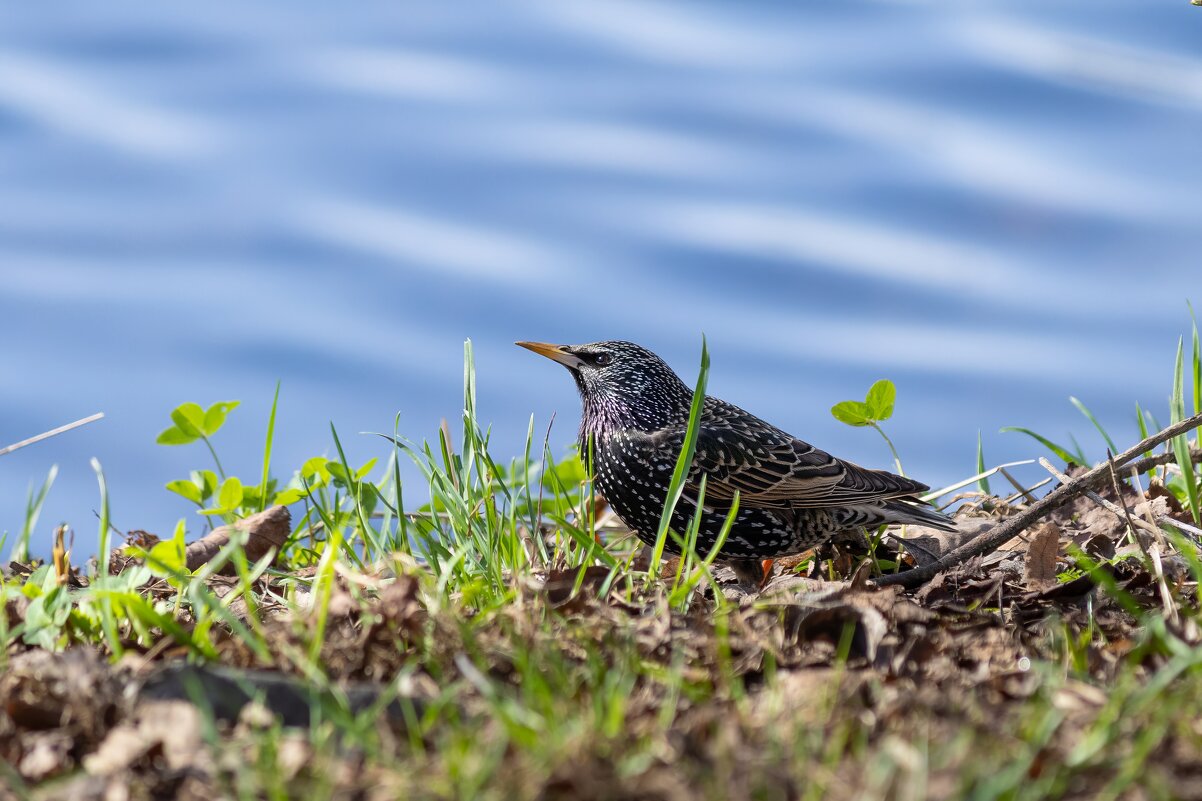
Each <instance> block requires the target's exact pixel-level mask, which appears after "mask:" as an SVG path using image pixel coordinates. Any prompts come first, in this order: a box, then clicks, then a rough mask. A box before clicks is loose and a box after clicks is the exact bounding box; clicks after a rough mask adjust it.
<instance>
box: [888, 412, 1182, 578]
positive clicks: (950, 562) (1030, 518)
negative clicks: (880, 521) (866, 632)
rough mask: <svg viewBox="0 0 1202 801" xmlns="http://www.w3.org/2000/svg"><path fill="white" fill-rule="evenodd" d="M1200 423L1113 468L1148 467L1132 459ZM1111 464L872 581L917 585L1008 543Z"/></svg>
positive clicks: (1173, 429)
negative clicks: (918, 563)
mask: <svg viewBox="0 0 1202 801" xmlns="http://www.w3.org/2000/svg"><path fill="white" fill-rule="evenodd" d="M1199 426H1202V414H1196V415H1194V416H1193V417H1189V418H1186V419H1185V420H1182V421H1181V422H1179V423H1174V424H1173V425H1171V426H1169V427H1168V428H1166V429H1164V430H1162V431H1160V432H1158V433H1156V434H1153V435H1152V436H1150V437H1148V438H1147V439H1145V440H1143V441H1142V442H1140V443H1138V444H1136V445H1135V446H1133V447H1131V448H1128V449H1127V450H1125V451H1123V452H1122V453H1121V454H1119V455H1118V456H1116V457H1115V458H1114V467H1115V469H1117V468H1120V467H1124V466H1125V465H1127V464H1128V463H1130V462H1134V464H1133V465H1132V466H1133V467H1140V466H1142V465H1145V464H1147V465H1148V466H1143V470H1148V469H1150V468H1151V467H1152V466H1155V465H1153V464H1151V462H1152V461H1153V460H1155V459H1156V458H1157V457H1150V458H1145V459H1141V460H1140V461H1138V462H1136V461H1135V460H1136V458H1137V457H1139V455H1140V454H1142V453H1144V452H1145V451H1148V450H1151V449H1152V448H1155V447H1156V446H1158V445H1160V444H1162V443H1164V442H1167V441H1169V440H1170V439H1172V438H1173V437H1176V436H1179V435H1181V434H1184V433H1186V432H1188V431H1193V430H1194V429H1195V428H1198V427H1199ZM1110 470H1111V463H1110V462H1102V463H1101V464H1098V465H1095V466H1094V467H1093V468H1092V469H1090V470H1089V472H1087V473H1085V474H1083V475H1080V476H1078V477H1077V478H1075V479H1073V480H1071V481H1069V482H1068V483H1067V484H1061V485H1060V486H1059V487H1057V488H1056V489H1054V490H1052V491H1051V492H1049V493H1048V494H1047V495H1045V496H1043V497H1042V498H1040V499H1039V500H1038V501H1037V502H1035V503H1033V504H1031V505H1030V506H1029V507H1027V508H1026V509H1024V510H1023V511H1021V512H1019V513H1018V514H1016V515H1015V516H1014V517H1011V518H1008V519H1006V520H1004V521H1002V522H1001V523H998V524H997V525H996V526H994V527H993V528H991V529H989V530H988V531H986V532H985V533H983V534H981V535H980V536H979V537H977V538H975V539H973V540H970V541H968V542H966V543H964V544H963V545H961V546H960V547H959V548H956V549H955V550H954V551H951V552H950V553H948V554H946V555H945V556H944V557H943V558H941V559H940V560H939V561H938V562H935V563H933V564H929V565H926V566H924V567H916V568H914V569H913V570H907V571H906V572H904V573H891V574H889V575H886V576H881V577H879V578H876V579H874V580H873V582H874V583H875V584H876V585H877V586H878V587H883V586H888V585H891V584H899V585H901V586H903V587H910V588H913V587H917V586H918V585H920V584H923V583H924V582H926V581H928V580H930V579H932V578H934V577H935V576H936V575H937V574H939V573H942V572H943V571H945V570H948V569H950V568H953V567H955V566H956V565H959V564H962V563H963V562H965V561H967V560H968V559H971V558H972V557H974V556H980V555H981V554H986V553H989V552H990V551H993V550H995V549H997V548H998V546H1000V545H1002V544H1003V543H1005V542H1009V541H1010V540H1011V539H1013V538H1014V537H1015V536H1017V535H1018V532H1020V531H1023V530H1025V529H1026V528H1027V527H1028V526H1030V525H1031V524H1032V523H1034V522H1035V521H1036V520H1039V519H1040V518H1042V517H1043V516H1044V515H1046V514H1048V513H1049V512H1051V511H1052V510H1053V509H1055V508H1057V507H1059V506H1061V505H1063V504H1065V503H1067V502H1069V501H1071V500H1072V499H1073V498H1076V497H1077V496H1078V495H1081V494H1083V493H1084V492H1085V491H1086V490H1089V489H1091V488H1092V487H1094V486H1096V485H1097V484H1099V483H1100V482H1102V481H1105V480H1106V479H1108V478H1109V477H1110Z"/></svg>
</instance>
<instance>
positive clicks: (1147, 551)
mask: <svg viewBox="0 0 1202 801" xmlns="http://www.w3.org/2000/svg"><path fill="white" fill-rule="evenodd" d="M1106 459H1107V461H1108V463H1109V464H1110V482H1111V487H1112V488H1113V489H1114V496H1115V497H1116V498H1118V499H1119V500H1121V501H1122V502H1123V515H1124V516H1125V517H1126V518H1127V528H1129V529H1130V530H1131V536H1132V537H1134V538H1135V542H1136V543H1137V544H1138V545H1139V549H1140V550H1141V551H1143V552H1144V556H1146V557H1147V558H1148V561H1149V562H1150V563H1151V564H1152V574H1153V575H1154V576H1155V577H1156V586H1157V587H1159V588H1160V604H1161V606H1162V607H1164V613H1165V615H1167V616H1168V618H1169V620H1171V621H1172V622H1174V623H1176V622H1177V605H1176V604H1175V603H1173V594H1172V593H1170V592H1169V583H1168V582H1167V581H1165V579H1164V565H1163V564H1162V563H1161V561H1160V549H1161V548H1162V547H1163V546H1164V535H1163V534H1161V533H1160V529H1158V528H1157V529H1156V535H1155V536H1154V537H1153V538H1152V540H1151V542H1147V543H1145V542H1144V540H1143V538H1142V537H1140V536H1139V534H1137V533H1136V531H1135V521H1134V520H1133V519H1132V518H1131V511H1130V510H1129V509H1128V508H1127V501H1126V500H1125V499H1124V498H1123V489H1122V487H1121V486H1120V484H1119V473H1118V471H1117V470H1115V469H1114V454H1112V453H1111V452H1110V449H1109V448H1107V449H1106ZM1141 494H1142V493H1141ZM1139 522H1141V523H1143V521H1142V520H1141V521H1139ZM1145 525H1147V524H1145Z"/></svg>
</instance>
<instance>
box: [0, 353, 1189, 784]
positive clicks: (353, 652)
mask: <svg viewBox="0 0 1202 801" xmlns="http://www.w3.org/2000/svg"><path fill="white" fill-rule="evenodd" d="M465 361H466V367H465V393H464V395H465V397H464V414H463V417H462V420H461V423H460V424H458V425H456V426H455V429H454V430H452V429H451V428H450V427H449V426H444V427H443V428H442V429H441V430H440V431H439V432H438V435H437V437H436V438H434V439H433V440H432V441H430V442H428V443H423V444H411V443H405V442H403V441H401V440H400V439H399V438H398V437H397V436H396V433H395V431H394V432H385V436H384V437H383V438H382V439H381V440H380V442H381V451H382V453H384V454H385V455H384V456H383V457H382V458H383V463H376V462H374V461H373V462H370V463H368V464H365V465H352V464H349V463H347V461H346V460H345V458H344V457H343V456H342V448H341V445H340V443H339V441H338V434H337V432H332V440H333V441H332V448H331V453H333V454H334V456H335V458H332V459H327V458H324V457H315V458H313V459H310V460H309V461H307V462H306V463H305V464H304V465H302V466H301V467H300V468H299V469H298V470H296V471H295V473H294V474H293V475H292V476H291V477H290V478H289V479H288V480H287V481H285V480H282V479H277V478H276V477H275V469H274V466H273V465H272V460H271V451H272V429H273V422H274V418H275V409H274V408H273V409H272V410H271V411H270V414H269V415H268V423H267V426H266V430H265V437H264V442H265V448H264V459H263V465H262V470H261V471H259V472H258V474H257V475H256V476H254V477H253V478H242V479H239V478H237V477H234V476H230V475H226V474H225V472H224V470H223V468H222V465H221V463H220V459H219V452H218V447H217V442H216V438H215V437H214V435H215V434H217V433H218V432H219V431H220V429H221V426H222V424H223V422H224V420H225V417H226V415H228V414H230V413H234V412H236V409H235V407H236V404H232V403H225V404H215V405H213V406H210V407H208V408H201V407H200V406H196V405H193V404H185V405H183V406H181V407H179V408H178V409H176V410H175V412H174V413H173V415H172V425H171V427H170V428H168V429H167V430H165V431H164V433H163V435H161V437H160V442H163V443H164V444H165V445H174V446H179V447H191V448H195V449H196V452H197V454H198V456H201V457H204V458H207V459H211V461H212V462H213V465H212V469H209V468H207V467H206V468H203V469H198V470H197V471H195V472H194V473H192V474H191V475H190V476H189V477H187V478H184V479H179V480H176V481H172V482H171V483H170V484H168V488H169V489H170V490H171V491H173V492H176V493H178V494H180V495H181V496H183V497H184V498H187V499H188V500H189V501H191V502H192V503H194V504H196V505H197V507H198V511H200V512H201V513H202V514H203V515H204V519H205V520H209V521H211V522H212V527H213V528H214V529H215V530H214V531H209V530H208V527H206V526H204V525H203V524H202V525H200V526H198V525H196V524H195V523H192V524H191V528H192V529H194V530H193V531H192V532H189V531H188V530H187V529H188V528H189V526H186V525H185V524H184V523H183V522H181V524H180V525H179V527H178V528H177V529H176V531H175V532H173V533H171V534H167V533H164V536H162V537H156V536H154V535H151V534H147V533H146V532H132V533H118V532H112V531H110V529H109V526H108V523H107V520H102V524H101V526H102V528H101V531H102V535H101V548H100V554H99V557H98V559H96V560H93V561H90V562H88V563H86V564H80V563H79V560H78V558H73V557H74V555H73V554H70V553H68V552H67V545H68V543H67V542H64V541H62V540H61V539H60V541H59V542H57V543H56V547H55V550H54V555H53V558H52V559H51V560H50V561H48V562H46V563H44V564H38V563H36V562H32V561H31V560H30V559H29V558H28V547H27V544H28V538H27V535H22V536H18V537H17V538H15V540H14V542H12V543H9V544H8V545H7V550H12V551H13V553H14V559H13V560H12V561H11V563H10V564H8V565H7V566H6V568H5V569H4V571H3V578H2V584H0V591H2V593H3V599H4V606H5V614H3V615H0V642H2V643H3V646H4V647H3V650H2V651H0V660H2V662H3V664H2V665H0V667H2V675H0V701H2V702H3V705H2V710H3V711H2V712H0V755H3V758H4V762H3V764H0V784H2V785H3V786H4V787H5V788H6V789H5V790H4V791H3V792H4V793H5V795H6V797H12V798H46V797H67V796H70V797H77V798H92V797H95V798H102V797H106V796H105V794H106V793H107V792H110V791H113V790H114V788H126V790H127V791H128V793H129V797H134V798H141V797H147V798H149V797H162V796H164V795H177V796H182V797H205V798H213V797H237V798H273V799H274V798H298V797H300V798H328V797H347V798H352V797H368V798H397V797H417V798H426V797H429V798H443V797H446V798H496V799H510V798H577V799H580V798H630V799H645V798H662V799H678V798H679V799H697V798H715V799H718V798H736V799H738V798H756V799H776V798H781V799H792V798H815V799H817V798H835V799H840V798H866V797H867V798H874V797H892V798H914V799H921V798H1046V797H1062V798H1098V797H1102V798H1106V797H1109V798H1183V797H1195V796H1196V797H1202V725H1200V724H1199V720H1200V718H1199V716H1198V715H1197V714H1196V710H1199V709H1202V647H1200V642H1202V636H1200V634H1199V627H1198V622H1199V621H1198V616H1199V611H1198V610H1199V606H1198V599H1197V586H1198V581H1199V580H1200V579H1202V562H1200V560H1199V558H1198V551H1197V543H1196V542H1195V541H1194V540H1193V539H1192V536H1193V532H1194V530H1195V528H1194V527H1196V526H1197V525H1198V523H1199V514H1198V513H1199V506H1198V504H1199V501H1198V477H1197V476H1198V474H1197V471H1198V469H1199V459H1198V455H1199V452H1198V450H1197V449H1198V446H1199V444H1200V443H1199V442H1198V439H1197V435H1196V433H1195V434H1193V435H1188V434H1187V435H1182V437H1179V438H1177V439H1175V440H1173V441H1172V442H1170V443H1169V444H1168V445H1167V447H1166V453H1167V457H1166V460H1161V461H1164V464H1162V465H1160V466H1156V467H1151V468H1149V469H1148V470H1147V471H1145V472H1144V473H1143V474H1141V476H1140V477H1139V478H1137V479H1135V478H1128V477H1126V476H1121V477H1120V478H1121V480H1120V481H1116V482H1114V484H1112V485H1110V486H1107V487H1102V488H1099V490H1098V494H1099V496H1100V497H1101V498H1102V499H1104V500H1108V501H1110V502H1112V503H1113V504H1116V508H1117V509H1119V510H1120V511H1119V513H1117V514H1116V513H1115V512H1111V511H1106V510H1105V509H1102V508H1101V507H1099V505H1098V502H1097V500H1095V499H1089V498H1079V499H1077V500H1075V501H1073V502H1072V503H1070V504H1066V505H1064V506H1062V507H1059V508H1057V509H1055V510H1054V511H1052V512H1051V513H1050V514H1049V515H1048V516H1046V517H1045V518H1044V519H1043V520H1042V521H1041V522H1040V524H1039V525H1038V526H1035V527H1033V528H1031V529H1029V530H1027V531H1026V532H1024V533H1023V534H1022V536H1021V537H1018V538H1016V539H1014V540H1012V541H1010V542H1009V543H1005V544H1004V545H1003V546H1002V547H1001V548H1000V549H998V550H996V551H994V552H993V553H990V554H988V555H984V556H982V557H978V558H974V559H972V560H969V561H967V562H965V563H963V564H961V565H958V566H957V567H955V568H954V569H951V570H948V571H946V572H944V573H942V574H940V575H939V576H937V577H936V578H935V579H934V580H932V581H930V582H928V583H926V584H924V585H923V586H921V587H919V588H917V589H915V590H911V591H903V590H901V589H900V588H897V587H885V588H879V589H878V588H876V587H875V586H874V585H873V584H872V582H871V578H872V576H874V575H879V574H880V573H882V572H884V573H890V572H896V571H902V570H906V569H909V568H912V567H914V566H915V565H921V564H925V563H926V562H927V560H930V559H931V558H937V557H938V556H939V555H940V554H942V553H946V552H948V551H949V550H951V549H953V548H954V547H955V546H956V545H957V544H959V542H960V541H959V540H949V539H945V538H941V537H940V536H939V535H938V533H937V532H924V531H913V530H911V531H910V532H907V533H908V534H909V535H910V536H911V537H920V538H921V539H918V540H917V541H915V540H913V539H912V540H911V544H910V545H908V546H907V545H905V544H904V543H902V544H899V541H898V540H896V539H894V538H892V537H884V536H873V537H871V538H869V539H868V540H867V541H866V542H864V543H861V544H854V543H852V544H846V545H840V546H838V547H831V548H828V549H825V550H823V551H821V552H817V553H812V554H807V555H804V556H803V557H801V558H799V559H793V560H786V561H784V562H781V563H778V564H777V565H776V567H775V573H774V575H773V577H772V578H771V580H770V581H769V582H768V583H767V585H766V586H765V587H764V588H763V591H762V592H759V593H751V594H746V593H743V592H741V591H739V590H738V588H736V587H734V586H733V585H732V584H731V583H730V582H729V577H728V576H726V575H725V572H724V570H722V569H721V568H720V567H719V565H718V563H717V562H715V561H714V554H712V553H702V554H689V555H688V556H687V557H686V558H684V559H673V558H667V557H666V556H663V557H662V558H661V555H660V554H659V553H657V552H656V551H657V549H652V552H651V553H650V555H648V554H647V553H646V552H644V551H643V549H641V548H639V547H636V545H637V542H636V541H635V540H634V539H633V537H632V536H631V535H630V534H629V533H628V532H626V531H624V530H623V529H622V527H621V526H620V524H619V523H617V522H616V521H615V520H614V519H613V518H612V515H609V514H608V513H607V510H606V509H605V507H604V504H603V503H602V502H601V501H600V499H598V498H597V497H595V495H594V494H593V493H592V490H591V486H590V484H589V483H588V481H587V477H586V475H585V472H584V470H583V468H582V466H581V464H580V461H579V460H578V459H577V458H575V456H570V457H568V458H564V459H560V460H557V459H555V458H554V457H553V455H552V454H551V453H550V450H549V448H548V447H547V444H546V442H545V441H543V440H540V438H539V436H538V434H537V433H536V431H535V428H534V424H533V421H532V422H531V425H530V431H529V435H528V439H527V444H526V448H525V452H524V453H522V454H520V455H518V456H517V458H512V459H509V460H508V461H504V460H499V459H497V458H494V456H493V455H491V454H490V452H489V447H488V435H487V431H486V430H484V429H482V427H481V425H480V423H479V422H478V421H477V417H476V413H475V378H474V371H473V368H472V361H471V351H470V346H469V348H468V351H467V354H466V360H465ZM1191 379H1192V392H1191ZM704 381H705V364H704V361H703V365H702V370H701V375H700V376H699V380H698V384H699V386H701V387H703V386H704ZM1173 384H1174V388H1173V393H1172V403H1171V408H1170V414H1171V416H1172V417H1173V418H1174V419H1182V418H1184V417H1185V416H1186V414H1187V411H1188V410H1189V409H1188V403H1189V401H1190V400H1192V403H1193V409H1194V411H1195V412H1196V411H1197V410H1198V407H1199V404H1200V402H1202V361H1200V360H1199V356H1198V346H1197V337H1196V334H1195V337H1194V340H1193V350H1192V358H1190V352H1189V351H1188V349H1185V348H1183V349H1182V350H1181V351H1180V353H1179V359H1178V369H1177V372H1176V375H1175V377H1174V382H1173ZM245 411H246V410H240V411H237V412H236V413H243V412H245ZM1139 414H1140V418H1141V421H1145V420H1146V418H1145V416H1144V414H1143V412H1142V411H1141V412H1140V413H1139ZM1046 445H1047V447H1049V448H1051V449H1053V452H1056V451H1057V449H1059V451H1062V453H1060V455H1061V456H1062V457H1063V458H1064V461H1065V462H1066V463H1068V464H1069V465H1072V464H1075V463H1078V462H1082V463H1083V462H1085V461H1086V459H1085V457H1084V455H1083V454H1079V453H1074V452H1072V451H1070V450H1068V449H1065V448H1062V447H1061V446H1059V445H1056V443H1053V442H1051V441H1046ZM1116 450H1117V449H1116ZM1150 455H1151V456H1155V455H1156V454H1150ZM903 456H904V455H903ZM686 457H687V454H686ZM402 461H411V462H413V463H415V464H416V465H417V466H418V468H419V469H420V472H421V475H422V476H423V477H424V480H425V485H424V486H422V487H420V488H407V487H405V486H404V485H403V484H402V480H401V474H400V471H399V470H398V469H397V467H398V464H400V463H401V462H402ZM981 467H982V470H981V471H980V472H981V473H986V472H988V471H985V470H984V469H983V468H984V463H983V457H982V465H981ZM98 475H99V478H100V488H101V493H102V508H106V507H107V499H104V498H103V493H104V482H103V474H102V473H101V472H100V471H99V470H98ZM1001 477H1002V474H1000V473H993V474H992V475H991V476H986V475H982V476H973V477H971V479H972V480H971V481H969V482H968V483H967V484H966V485H965V486H964V487H958V488H954V489H951V490H949V491H947V492H945V493H942V495H941V496H940V497H939V498H938V499H937V502H941V503H950V502H953V501H954V502H956V503H957V504H958V508H959V511H958V512H957V514H958V517H959V519H960V520H961V521H962V526H963V528H964V530H965V531H967V532H972V531H978V530H983V529H984V528H985V527H987V526H991V525H993V524H995V523H997V522H998V521H1002V520H1005V519H1007V518H1010V517H1012V516H1013V515H1015V514H1016V513H1018V512H1019V511H1020V510H1022V509H1023V508H1025V507H1027V506H1028V505H1030V503H1032V501H1033V500H1034V496H1033V495H1032V494H1031V493H1028V492H1023V491H1020V489H1015V491H1014V492H1013V493H1012V494H1010V495H1009V496H1008V497H1003V496H1000V495H998V494H994V493H992V492H990V489H991V487H990V486H989V484H988V483H986V482H988V481H989V480H990V478H992V480H993V482H994V484H995V485H996V484H997V483H998V482H999V479H1000V478H1001ZM46 489H47V490H49V487H47V488H46ZM407 497H409V498H414V497H420V498H422V499H423V504H422V505H421V507H420V508H409V507H407V505H406V498H407ZM426 498H429V499H430V501H429V502H428V503H424V501H425V499H426ZM38 505H39V501H38V497H37V495H36V494H35V495H34V497H32V498H31V503H30V509H29V516H30V517H31V518H32V519H33V520H36V513H37V507H38ZM277 505H285V506H287V507H288V508H289V509H290V510H291V518H290V519H287V520H285V519H284V518H282V517H281V514H282V513H280V512H273V511H272V509H273V508H274V507H276V506H277ZM105 516H106V515H105V514H103V513H102V517H105ZM33 520H31V521H27V525H26V526H25V531H31V530H32V528H33ZM282 521H283V522H282ZM1136 521H1141V522H1136ZM891 533H894V532H891ZM661 536H662V538H663V540H664V541H666V540H667V538H669V537H678V538H679V539H680V541H681V542H682V544H684V545H685V546H687V545H688V542H689V532H687V531H686V532H679V533H674V532H669V531H667V530H666V529H665V530H664V531H663V532H661ZM265 543H266V544H267V545H269V546H270V547H265ZM109 545H112V546H113V549H112V550H110V547H109ZM687 550H688V549H687V547H686V551H687ZM182 665H188V666H190V667H187V668H184V667H181V666H182ZM248 700H249V703H248Z"/></svg>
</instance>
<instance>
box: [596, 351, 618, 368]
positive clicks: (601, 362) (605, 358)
mask: <svg viewBox="0 0 1202 801" xmlns="http://www.w3.org/2000/svg"><path fill="white" fill-rule="evenodd" d="M612 361H613V357H612V356H610V355H609V354H608V353H598V354H597V357H596V358H595V359H593V364H595V365H597V366H598V367H604V366H605V365H607V364H609V363H610V362H612Z"/></svg>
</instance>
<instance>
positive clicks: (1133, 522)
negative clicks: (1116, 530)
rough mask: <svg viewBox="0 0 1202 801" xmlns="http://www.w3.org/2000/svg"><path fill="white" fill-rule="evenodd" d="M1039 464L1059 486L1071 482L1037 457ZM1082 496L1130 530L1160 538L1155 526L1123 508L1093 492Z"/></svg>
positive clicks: (1050, 464)
mask: <svg viewBox="0 0 1202 801" xmlns="http://www.w3.org/2000/svg"><path fill="white" fill-rule="evenodd" d="M1039 463H1040V464H1041V465H1043V469H1044V470H1047V471H1048V472H1049V473H1051V474H1052V475H1054V476H1055V477H1056V478H1058V479H1060V483H1061V484H1067V483H1069V482H1070V481H1072V479H1071V478H1069V477H1068V476H1066V475H1065V474H1064V473H1061V472H1060V471H1059V470H1057V469H1056V468H1055V467H1054V466H1053V465H1052V463H1051V462H1049V461H1048V460H1047V459H1044V458H1043V457H1042V456H1041V457H1039ZM1116 493H1117V490H1116ZM1082 494H1083V495H1084V496H1085V497H1086V498H1089V499H1090V500H1091V501H1093V502H1094V503H1096V504H1097V505H1098V506H1101V507H1102V508H1103V509H1105V510H1106V511H1107V512H1110V513H1111V514H1112V515H1114V516H1115V517H1117V518H1119V519H1120V520H1123V521H1125V522H1126V523H1127V525H1128V526H1130V527H1131V528H1132V529H1136V528H1138V529H1140V530H1141V531H1144V532H1146V533H1148V534H1150V535H1152V536H1153V537H1159V536H1160V529H1158V528H1156V527H1155V526H1153V525H1151V524H1150V523H1147V522H1145V521H1144V520H1143V519H1142V518H1132V517H1131V515H1130V514H1128V513H1127V511H1126V509H1125V508H1123V507H1120V506H1119V505H1118V504H1115V503H1112V502H1111V501H1108V500H1106V499H1105V498H1103V497H1102V496H1101V495H1099V494H1098V493H1096V492H1094V491H1093V490H1085V492H1083V493H1082ZM1119 497H1122V496H1119ZM1136 541H1137V543H1138V544H1139V545H1140V547H1141V549H1142V548H1143V540H1140V539H1139V537H1138V536H1137V537H1136Z"/></svg>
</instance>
